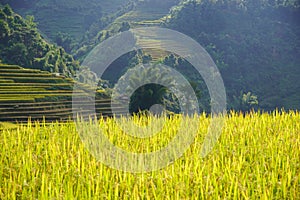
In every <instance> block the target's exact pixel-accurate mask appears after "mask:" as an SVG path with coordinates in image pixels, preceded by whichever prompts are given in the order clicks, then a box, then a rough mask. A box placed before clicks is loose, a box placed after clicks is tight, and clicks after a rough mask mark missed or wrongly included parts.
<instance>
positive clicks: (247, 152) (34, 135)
mask: <svg viewBox="0 0 300 200" xmlns="http://www.w3.org/2000/svg"><path fill="white" fill-rule="evenodd" d="M226 118H227V119H226V126H225V127H224V128H223V133H222V135H221V137H220V138H219V141H218V143H217V145H216V146H215V147H214V149H213V151H212V152H211V153H210V154H209V155H208V156H207V157H205V158H201V157H199V153H200V149H201V145H202V142H203V138H204V135H205V134H206V132H207V128H208V125H209V122H210V119H209V118H207V117H206V116H205V115H201V116H197V120H198V121H199V127H200V128H199V129H197V130H196V129H195V130H192V131H197V136H196V138H195V141H194V143H193V144H192V145H191V147H190V148H189V149H188V150H187V151H186V152H185V153H184V155H183V156H182V157H181V158H180V159H178V160H177V161H175V162H174V163H172V165H170V166H168V167H166V168H165V169H162V170H159V171H154V172H149V173H139V174H131V173H126V172H121V171H118V170H114V169H111V168H109V167H107V166H105V165H103V164H101V163H100V162H97V160H96V159H95V158H94V157H93V156H91V154H90V153H89V152H88V150H87V149H86V148H85V146H84V144H83V143H82V142H81V140H80V138H79V136H78V134H77V131H76V128H75V125H74V123H72V122H68V123H50V124H49V123H44V122H28V123H27V124H19V125H18V126H17V128H16V129H5V128H4V129H3V130H1V132H0V146H1V150H0V160H1V165H0V199H297V198H299V196H300V177H299V175H300V148H299V146H300V134H299V133H300V123H299V121H300V113H299V112H281V113H279V112H278V111H274V112H273V113H270V114H267V113H263V114H262V113H250V114H247V115H245V116H244V115H243V114H237V113H234V112H232V113H230V115H228V116H227V117H226ZM134 120H135V123H137V124H138V125H140V126H144V125H145V123H146V124H147V123H148V122H150V121H151V120H152V121H155V120H154V119H153V118H145V117H142V118H138V117H136V118H134ZM159 120H160V119H159ZM165 120H166V127H165V128H164V129H163V130H165V131H163V134H162V133H159V134H157V135H156V136H154V137H153V138H150V139H144V141H142V140H141V139H135V138H132V137H129V136H128V135H126V134H124V133H122V131H121V130H119V129H118V127H117V126H116V125H115V122H114V120H113V119H111V118H108V119H106V120H104V119H100V121H99V123H97V124H99V125H100V126H101V127H102V128H104V130H106V131H105V135H106V136H107V137H108V139H109V140H110V141H111V142H112V143H114V144H115V145H118V146H119V147H121V148H124V149H126V150H127V151H134V152H135V151H136V152H148V151H151V150H154V149H158V148H161V147H163V146H165V145H166V144H167V143H168V142H169V140H170V139H171V138H172V137H173V136H174V135H175V134H176V126H177V125H178V123H179V121H178V120H186V121H187V122H188V121H189V120H191V119H189V118H187V117H182V116H178V117H174V118H170V119H169V118H168V119H165ZM87 128H88V127H87ZM192 128H193V127H191V129H192Z"/></svg>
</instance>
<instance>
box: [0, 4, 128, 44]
mask: <svg viewBox="0 0 300 200" xmlns="http://www.w3.org/2000/svg"><path fill="white" fill-rule="evenodd" d="M127 2H128V0H101V1H99V0H64V1H56V0H33V1H31V0H3V1H1V3H2V4H3V5H5V4H6V3H7V4H9V5H10V6H11V7H12V8H13V9H14V10H15V11H16V12H17V13H19V14H21V15H22V16H23V17H26V15H33V16H34V17H35V19H36V21H37V22H38V28H39V29H40V30H41V32H42V33H43V34H45V35H46V36H47V37H49V38H50V39H51V40H53V41H55V38H56V36H57V34H58V33H59V32H61V33H66V34H68V35H70V36H71V37H72V39H75V40H77V41H78V40H80V39H81V38H82V37H83V35H84V34H85V33H86V30H88V29H89V27H90V26H91V25H92V24H93V23H96V22H97V20H98V19H99V18H101V17H104V16H108V15H110V14H112V13H114V12H116V11H117V10H118V9H121V7H122V6H123V5H125V4H126V3H127Z"/></svg>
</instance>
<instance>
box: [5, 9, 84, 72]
mask: <svg viewBox="0 0 300 200" xmlns="http://www.w3.org/2000/svg"><path fill="white" fill-rule="evenodd" d="M0 32H1V34H0V60H2V62H3V63H7V64H16V65H20V66H22V67H26V68H33V69H40V70H44V71H49V72H56V73H61V74H64V75H65V76H69V77H71V76H73V75H74V73H75V70H77V69H78V68H79V63H78V62H76V61H75V60H74V59H73V57H72V56H71V55H70V54H67V53H66V52H65V50H64V49H63V48H61V47H57V46H55V45H53V44H50V43H48V42H47V41H46V40H44V38H43V37H42V36H41V35H40V33H39V32H38V30H37V28H36V24H35V23H34V22H33V18H30V17H29V18H27V19H23V18H22V17H21V16H20V15H18V14H16V13H14V12H13V11H12V10H11V8H10V7H9V6H5V7H3V8H0Z"/></svg>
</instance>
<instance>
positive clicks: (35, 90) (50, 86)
mask: <svg viewBox="0 0 300 200" xmlns="http://www.w3.org/2000/svg"><path fill="white" fill-rule="evenodd" d="M73 85H74V80H73V79H70V78H66V77H64V76H60V75H57V74H51V73H49V72H44V71H40V70H33V69H24V68H21V67H19V66H15V65H4V64H0V121H27V120H28V118H31V119H32V120H43V119H45V120H46V121H53V120H59V121H65V120H68V119H70V117H71V116H72V95H78V96H79V95H84V94H85V91H86V90H90V89H91V88H89V87H88V86H87V85H84V84H80V85H79V86H80V88H79V89H78V90H77V91H74V90H73ZM96 96H101V95H100V94H99V93H98V95H96ZM80 103H83V104H84V103H85V104H87V103H88V102H80ZM96 111H97V112H98V113H99V114H101V115H104V116H109V115H111V109H110V99H109V98H108V97H104V95H102V97H99V98H96ZM83 112H84V111H83Z"/></svg>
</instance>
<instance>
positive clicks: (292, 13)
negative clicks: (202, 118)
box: [165, 0, 300, 110]
mask: <svg viewBox="0 0 300 200" xmlns="http://www.w3.org/2000/svg"><path fill="white" fill-rule="evenodd" d="M275 2H276V3H275ZM299 18H300V9H299V1H261V0H255V1H253V0H249V1H229V0H226V1H209V0H203V1H201V2H197V1H186V2H183V3H181V4H180V5H179V6H177V7H174V8H173V9H172V11H171V12H170V15H169V16H168V17H167V19H166V21H165V26H166V27H168V28H172V29H175V30H178V31H180V32H183V33H185V34H187V35H189V36H191V37H192V38H194V39H196V40H197V41H198V42H199V43H200V44H201V45H203V46H204V47H205V48H206V50H207V51H208V52H209V53H210V55H211V56H212V58H213V59H214V61H215V63H216V64H217V66H218V68H219V69H220V71H221V74H222V77H223V79H224V81H225V87H226V89H227V94H228V99H229V107H230V108H235V109H241V110H247V109H248V108H249V107H252V106H250V105H249V103H250V104H251V103H252V104H253V100H254V99H255V96H257V98H258V103H259V107H260V108H263V109H265V110H272V109H274V108H276V107H285V108H287V109H299V108H300V107H299V102H300V95H299V94H300V79H299V78H298V75H299V73H300V71H299V70H300V68H299V63H300V57H299V55H300V23H299ZM169 63H170V62H169ZM173 63H175V64H174V65H175V67H177V68H182V67H185V65H186V64H185V65H180V63H179V64H178V62H176V60H175V61H173ZM187 70H188V68H186V69H185V71H187ZM249 92H250V93H249ZM245 95H246V96H245ZM247 95H248V96H249V98H247ZM243 98H244V99H245V98H246V102H243ZM247 99H248V100H250V101H249V102H247ZM251 99H252V100H251ZM253 105H255V104H253ZM255 107H257V105H255Z"/></svg>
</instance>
